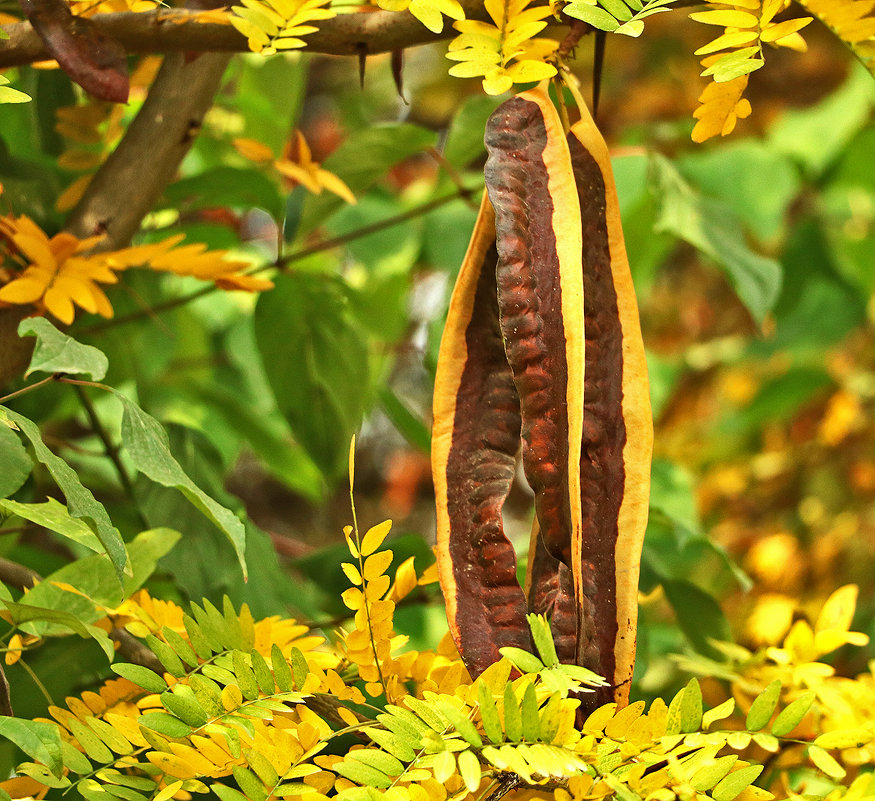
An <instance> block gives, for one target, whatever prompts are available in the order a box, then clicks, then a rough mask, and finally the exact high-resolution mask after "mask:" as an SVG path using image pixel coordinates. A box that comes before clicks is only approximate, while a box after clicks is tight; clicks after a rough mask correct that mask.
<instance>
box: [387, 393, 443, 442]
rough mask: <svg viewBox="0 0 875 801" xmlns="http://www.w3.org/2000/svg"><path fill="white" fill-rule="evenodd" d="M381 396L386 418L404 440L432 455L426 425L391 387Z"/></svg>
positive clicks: (429, 433) (429, 435)
mask: <svg viewBox="0 0 875 801" xmlns="http://www.w3.org/2000/svg"><path fill="white" fill-rule="evenodd" d="M379 395H380V404H381V405H382V407H383V411H384V412H385V414H386V417H388V418H389V421H390V422H391V423H392V425H394V426H395V428H397V429H398V432H399V433H400V434H401V435H402V436H403V437H404V439H406V440H407V442H409V443H410V444H411V445H413V447H415V448H417V449H418V450H420V451H422V453H431V432H430V431H429V430H428V428H427V427H426V425H425V423H423V422H422V420H420V419H419V418H418V417H417V416H416V415H415V414H413V412H411V411H410V409H408V408H407V406H406V405H405V404H404V402H403V401H402V400H401V399H400V398H399V397H398V396H397V395H396V394H395V393H394V392H393V391H392V389H391V388H390V387H384V388H383V389H381V390H380V392H379Z"/></svg>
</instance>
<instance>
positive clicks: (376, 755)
mask: <svg viewBox="0 0 875 801" xmlns="http://www.w3.org/2000/svg"><path fill="white" fill-rule="evenodd" d="M347 759H355V760H356V761H358V762H361V763H362V764H364V765H370V766H371V767H372V768H376V769H377V770H379V771H382V772H383V773H385V774H386V775H387V776H399V775H401V773H402V771H403V770H404V765H403V764H402V763H401V762H400V761H399V760H398V759H396V758H395V757H393V756H392V755H390V754H387V753H385V752H384V751H377V750H375V749H373V748H363V749H360V750H358V751H351V752H350V753H349V754H348V755H347Z"/></svg>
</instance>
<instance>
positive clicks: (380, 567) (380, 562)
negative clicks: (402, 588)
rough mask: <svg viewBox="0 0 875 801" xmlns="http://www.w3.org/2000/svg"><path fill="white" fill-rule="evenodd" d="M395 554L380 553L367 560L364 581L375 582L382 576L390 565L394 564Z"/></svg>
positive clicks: (388, 552) (390, 552)
mask: <svg viewBox="0 0 875 801" xmlns="http://www.w3.org/2000/svg"><path fill="white" fill-rule="evenodd" d="M393 557H394V554H393V553H392V551H380V552H379V553H375V554H373V555H372V556H369V557H368V558H367V559H366V560H365V565H364V579H365V581H374V580H375V579H377V578H379V577H380V576H382V575H383V574H384V573H385V572H386V570H387V568H388V567H389V565H391V564H392V559H393Z"/></svg>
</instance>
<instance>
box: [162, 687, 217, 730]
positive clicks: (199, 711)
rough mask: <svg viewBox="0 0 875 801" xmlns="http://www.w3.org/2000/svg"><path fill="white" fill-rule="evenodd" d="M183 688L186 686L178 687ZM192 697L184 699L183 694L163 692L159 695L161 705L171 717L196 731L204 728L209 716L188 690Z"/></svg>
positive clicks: (192, 692)
mask: <svg viewBox="0 0 875 801" xmlns="http://www.w3.org/2000/svg"><path fill="white" fill-rule="evenodd" d="M179 686H181V687H185V686H186V685H184V684H183V685H179ZM189 691H190V693H191V696H192V697H190V698H189V697H186V695H185V694H184V692H181V691H174V692H170V691H167V692H163V693H161V703H162V704H164V708H165V709H166V710H167V711H168V712H170V713H171V714H172V715H175V716H176V717H178V718H179V719H180V720H181V721H182V722H183V723H187V724H188V725H189V726H191V727H192V728H195V729H198V728H200V727H201V726H205V725H206V723H207V721H208V720H209V716H208V715H207V713H206V711H205V710H204V709H203V707H201V705H200V704H199V703H198V702H197V700H196V699H195V698H194V690H190V689H189Z"/></svg>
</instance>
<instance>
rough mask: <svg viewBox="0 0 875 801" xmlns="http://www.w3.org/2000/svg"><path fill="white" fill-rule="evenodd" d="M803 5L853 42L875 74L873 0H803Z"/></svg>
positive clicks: (857, 53) (847, 42)
mask: <svg viewBox="0 0 875 801" xmlns="http://www.w3.org/2000/svg"><path fill="white" fill-rule="evenodd" d="M799 5H801V6H802V7H803V8H804V9H805V10H806V11H808V12H809V13H811V14H813V15H814V16H815V17H817V18H818V19H819V20H820V21H821V22H822V23H823V24H824V25H826V26H827V27H828V28H830V29H831V30H832V31H833V33H835V35H836V36H838V37H839V39H841V40H842V41H843V42H845V43H846V44H847V45H849V46H850V48H851V50H853V51H854V53H855V54H856V55H857V57H858V58H859V59H860V61H862V62H863V64H865V65H866V68H867V69H868V70H869V72H871V73H872V74H873V75H875V6H873V4H872V2H871V0H799Z"/></svg>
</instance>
